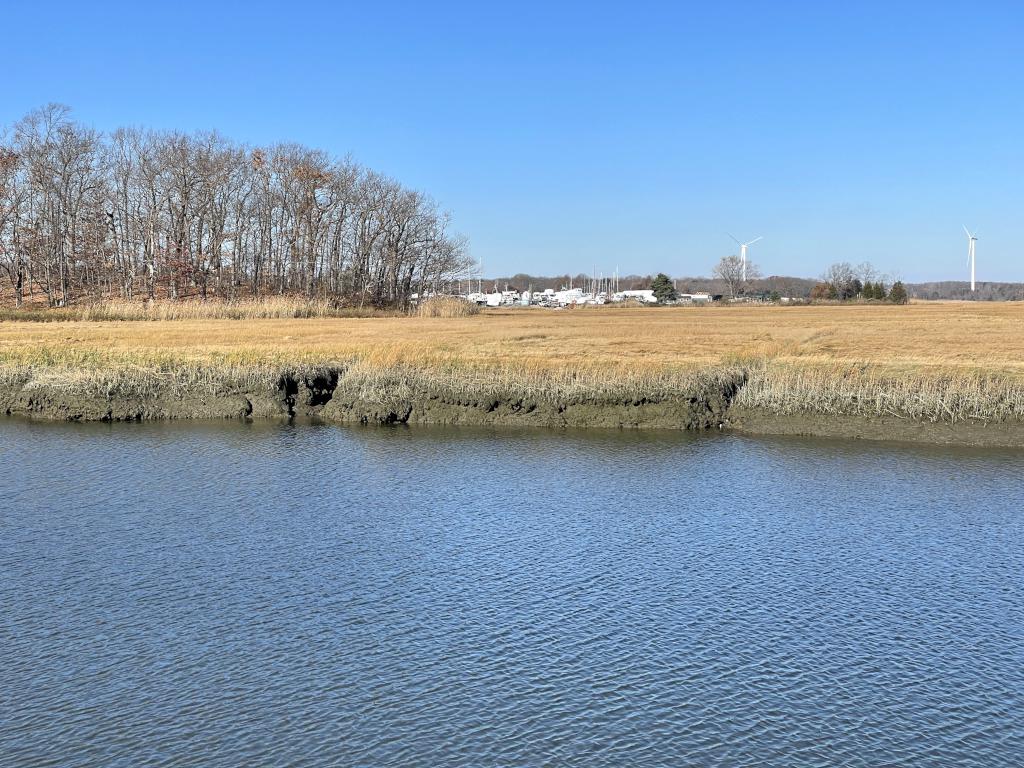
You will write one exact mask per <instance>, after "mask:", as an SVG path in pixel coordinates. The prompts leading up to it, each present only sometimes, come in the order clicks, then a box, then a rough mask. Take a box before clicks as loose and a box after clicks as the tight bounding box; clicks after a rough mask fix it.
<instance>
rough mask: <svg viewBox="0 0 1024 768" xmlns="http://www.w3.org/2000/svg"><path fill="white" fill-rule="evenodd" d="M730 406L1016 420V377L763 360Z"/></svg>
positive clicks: (1020, 389) (1019, 388) (1022, 401)
mask: <svg viewBox="0 0 1024 768" xmlns="http://www.w3.org/2000/svg"><path fill="white" fill-rule="evenodd" d="M734 405H735V406H737V407H741V408H750V409H756V410H759V411H762V412H765V413H768V414H778V415H785V416H789V415H794V414H816V415H821V416H867V417H874V416H893V417H897V418H903V419H911V420H914V421H921V422H929V423H948V424H957V423H963V422H983V423H991V422H997V423H1003V422H1013V421H1024V380H1022V379H1021V378H1020V377H1016V376H1011V375H1005V374H997V373H986V372H982V371H977V370H975V371H955V370H954V371H950V370H947V371H943V370H941V369H940V370H921V371H913V370H910V371H907V370H903V371H899V370H894V369H891V368H886V367H879V366H875V365H870V364H860V365H852V366H851V365H806V364H804V365H801V364H798V363H797V364H793V363H789V364H787V363H779V362H770V361H769V362H765V363H764V364H762V365H759V366H755V367H753V368H752V369H751V370H750V373H749V377H748V380H747V383H746V385H745V386H744V387H743V388H742V389H740V390H739V392H738V393H737V396H736V399H735V401H734Z"/></svg>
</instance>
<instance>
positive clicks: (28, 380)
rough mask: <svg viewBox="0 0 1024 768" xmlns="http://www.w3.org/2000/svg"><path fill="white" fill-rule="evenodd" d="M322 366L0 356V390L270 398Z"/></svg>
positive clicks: (217, 359) (134, 356)
mask: <svg viewBox="0 0 1024 768" xmlns="http://www.w3.org/2000/svg"><path fill="white" fill-rule="evenodd" d="M328 367H330V366H328V365H326V364H325V363H324V362H322V361H314V360H305V359H289V360H284V359H281V358H272V357H271V358H260V357H257V356H255V355H250V356H247V355H244V354H243V355H237V354H236V355H220V356H212V357H205V358H193V357H181V356H175V355H169V354H164V353H160V352H146V353H139V352H136V353H129V354H126V353H123V352H116V351H115V352H103V351H97V350H73V349H71V350H68V349H54V348H45V347H44V348H40V349H36V350H22V351H19V352H16V353H11V352H4V353H2V354H0V386H2V387H4V388H8V389H13V388H18V389H24V390H26V391H29V392H31V391H33V390H51V391H58V392H64V393H67V394H72V395H78V396H103V397H107V398H116V397H125V398H149V397H168V396H169V397H177V398H181V397H186V396H190V395H196V394H199V395H214V396H216V395H223V394H230V393H234V392H269V391H273V390H275V389H276V388H277V387H278V384H279V382H280V380H281V378H282V376H285V375H293V376H310V377H313V376H316V375H319V374H321V373H322V372H323V371H325V370H327V368H328Z"/></svg>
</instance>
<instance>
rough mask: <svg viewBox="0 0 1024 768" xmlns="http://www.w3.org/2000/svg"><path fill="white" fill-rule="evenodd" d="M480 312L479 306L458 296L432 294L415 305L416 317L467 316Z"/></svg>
mask: <svg viewBox="0 0 1024 768" xmlns="http://www.w3.org/2000/svg"><path fill="white" fill-rule="evenodd" d="M478 314H480V306H479V305H478V304H474V303H473V302H471V301H466V300H465V299H461V298H459V297H458V296H432V297H431V298H429V299H424V300H423V301H421V302H420V303H419V304H418V305H417V306H416V316H417V317H446V318H451V317H469V316H470V315H478Z"/></svg>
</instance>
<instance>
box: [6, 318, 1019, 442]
mask: <svg viewBox="0 0 1024 768" xmlns="http://www.w3.org/2000/svg"><path fill="white" fill-rule="evenodd" d="M133 306H134V305H133ZM197 311H204V310H202V308H200V309H199V310H197ZM218 311H220V310H218ZM247 311H254V310H252V309H251V308H250V310H247ZM260 311H264V310H260ZM273 311H280V312H284V311H285V310H284V309H282V308H278V309H277V310H273ZM288 311H289V312H292V313H294V312H295V311H296V310H295V308H294V306H293V307H292V308H291V309H289V310H288ZM324 311H326V309H324ZM266 312H267V313H268V314H269V313H270V312H271V310H270V309H267V310H266ZM168 317H170V315H168ZM149 319H152V318H149ZM304 367H308V370H311V371H313V370H317V369H318V368H317V367H319V369H321V370H325V369H330V370H331V371H333V372H334V373H336V374H338V376H339V382H340V383H341V384H343V385H344V386H346V387H350V388H353V391H355V392H358V393H360V395H361V396H362V397H364V398H365V399H366V400H367V401H368V402H393V401H396V400H399V399H402V398H407V397H411V396H412V395H413V394H415V393H423V392H442V393H445V394H446V397H450V398H451V399H453V400H456V401H458V400H459V398H460V396H462V395H465V396H469V397H472V396H479V397H484V396H488V397H490V396H495V397H497V398H498V399H505V398H507V397H510V396H513V395H514V396H516V397H528V398H533V399H538V398H546V399H551V400H558V399H567V398H568V399H574V400H585V399H589V400H591V401H605V402H610V401H619V402H625V401H627V400H630V399H632V400H643V399H645V398H646V399H648V400H658V399H663V398H666V397H672V396H675V397H682V396H685V393H688V392H693V391H695V390H701V391H704V390H703V389H702V388H705V389H708V388H709V389H715V388H716V387H724V388H725V389H723V391H726V390H727V389H728V387H729V386H731V384H730V382H733V381H734V380H735V377H736V376H740V377H746V383H745V384H744V385H743V386H742V387H740V388H739V391H738V394H736V396H735V399H734V401H733V402H734V405H736V406H741V407H745V408H753V409H758V410H760V411H763V412H764V413H777V414H794V413H806V414H818V415H821V416H826V417H827V416H830V415H841V414H849V415H863V416H881V415H888V416H898V417H901V418H907V419H916V420H920V421H941V422H950V423H958V422H963V421H985V422H988V421H997V422H998V421H1024V305H1021V304H980V303H960V304H956V303H948V304H928V305H922V304H917V305H910V306H905V307H895V306H878V307H873V306H856V307H793V308H778V307H736V308H731V307H723V308H720V309H718V310H716V311H705V310H704V309H701V308H697V309H689V308H666V309H664V310H662V311H657V312H654V311H651V310H650V309H649V308H643V309H636V310H627V309H622V310H619V311H616V312H607V313H604V312H592V313H588V312H546V311H541V310H535V311H528V312H524V311H512V310H495V311H491V312H482V313H480V314H478V315H472V314H471V315H467V316H455V317H415V316H412V317H410V316H407V315H403V316H398V317H377V318H374V319H371V320H361V319H347V318H334V317H323V318H316V317H312V318H298V319H296V318H293V317H286V318H276V317H258V316H254V317H253V319H252V320H251V321H250V322H244V323H239V322H235V321H233V320H230V319H224V318H209V319H203V318H200V319H193V318H188V319H179V320H175V321H168V322H121V323H110V322H95V321H76V322H55V323H28V322H8V323H0V384H3V386H4V387H5V388H6V389H16V388H19V387H23V386H25V385H26V384H28V383H29V382H37V383H36V384H35V385H34V386H43V385H42V384H41V383H39V382H43V381H46V382H50V383H51V384H47V386H50V385H52V386H64V387H79V388H84V389H87V390H89V391H91V392H101V391H102V392H112V393H118V392H134V393H137V394H141V393H146V392H150V393H152V392H156V391H158V390H161V391H165V392H166V391H171V392H175V393H187V392H188V391H190V390H192V391H201V392H211V393H216V392H224V391H227V390H231V389H238V390H240V391H255V390H260V389H265V388H268V387H274V386H276V385H277V382H278V380H279V379H280V377H281V376H282V375H284V373H286V372H288V371H300V370H306V368H304ZM58 380H63V381H65V382H66V383H64V384H58V383H57V382H58ZM168 388H169V389H168Z"/></svg>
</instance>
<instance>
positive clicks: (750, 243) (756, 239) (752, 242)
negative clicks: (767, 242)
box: [745, 237, 764, 245]
mask: <svg viewBox="0 0 1024 768" xmlns="http://www.w3.org/2000/svg"><path fill="white" fill-rule="evenodd" d="M758 240H764V238H763V237H755V238H754V239H753V240H751V241H750V242H749V243H745V245H753V244H754V243H756V242H757V241H758Z"/></svg>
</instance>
